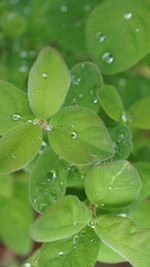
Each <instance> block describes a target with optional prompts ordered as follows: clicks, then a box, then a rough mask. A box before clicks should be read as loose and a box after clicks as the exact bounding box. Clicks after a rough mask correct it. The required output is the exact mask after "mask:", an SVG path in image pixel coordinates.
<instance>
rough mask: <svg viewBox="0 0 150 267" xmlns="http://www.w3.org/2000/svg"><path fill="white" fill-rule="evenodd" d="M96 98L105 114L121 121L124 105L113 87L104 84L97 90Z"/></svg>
mask: <svg viewBox="0 0 150 267" xmlns="http://www.w3.org/2000/svg"><path fill="white" fill-rule="evenodd" d="M98 98H99V101H100V104H101V106H102V108H103V109H104V110H105V112H106V113H107V115H108V116H109V117H110V118H111V119H113V120H115V121H121V118H122V113H123V111H124V106H123V103H122V99H121V98H120V96H119V94H118V93H117V90H116V89H115V87H113V86H111V85H104V86H103V87H102V88H101V89H100V90H99V91H98Z"/></svg>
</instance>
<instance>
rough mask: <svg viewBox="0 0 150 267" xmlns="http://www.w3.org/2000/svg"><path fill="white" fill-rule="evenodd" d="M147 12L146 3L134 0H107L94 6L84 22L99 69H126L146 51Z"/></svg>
mask: <svg viewBox="0 0 150 267" xmlns="http://www.w3.org/2000/svg"><path fill="white" fill-rule="evenodd" d="M148 14H149V8H148V7H147V5H146V3H145V2H144V1H142V2H141V1H137V0H132V1H130V0H126V1H123V2H122V1H120V0H114V1H111V0H108V1H104V2H103V3H102V4H101V5H99V6H97V7H96V8H95V9H94V11H93V12H92V13H91V15H90V16H89V19H88V22H87V44H88V48H89V52H90V55H91V56H92V58H93V60H94V61H95V62H96V63H97V64H98V65H99V66H100V68H101V70H102V72H104V73H106V74H115V73H118V72H121V71H123V70H126V69H128V68H130V67H131V66H132V65H134V64H136V63H137V62H138V61H140V60H141V59H142V58H143V57H144V56H145V55H146V54H148V53H149V51H150V48H149V41H150V21H149V17H148Z"/></svg>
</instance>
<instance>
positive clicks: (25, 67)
mask: <svg viewBox="0 0 150 267" xmlns="http://www.w3.org/2000/svg"><path fill="white" fill-rule="evenodd" d="M28 69H29V68H28V66H27V65H21V66H20V67H19V71H20V72H22V73H25V72H27V71H28Z"/></svg>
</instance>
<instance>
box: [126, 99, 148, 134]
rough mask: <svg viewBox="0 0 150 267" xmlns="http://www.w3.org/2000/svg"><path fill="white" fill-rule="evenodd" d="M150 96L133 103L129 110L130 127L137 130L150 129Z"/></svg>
mask: <svg viewBox="0 0 150 267" xmlns="http://www.w3.org/2000/svg"><path fill="white" fill-rule="evenodd" d="M149 106H150V96H147V97H144V98H142V99H141V100H139V101H137V102H135V104H133V105H132V106H131V107H130V109H129V113H130V114H131V118H132V120H131V125H132V126H133V127H135V128H139V129H150V119H149V118H150V109H149Z"/></svg>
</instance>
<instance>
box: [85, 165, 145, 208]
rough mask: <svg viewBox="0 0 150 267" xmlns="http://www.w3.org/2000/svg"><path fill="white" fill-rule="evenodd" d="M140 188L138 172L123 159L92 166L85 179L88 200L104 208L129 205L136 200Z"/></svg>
mask: <svg viewBox="0 0 150 267" xmlns="http://www.w3.org/2000/svg"><path fill="white" fill-rule="evenodd" d="M140 189H141V180H140V177H139V175H138V172H137V171H136V169H135V168H134V167H133V166H132V165H131V164H130V163H129V162H128V161H125V160H120V161H116V162H113V163H106V164H103V165H97V166H94V167H93V168H92V169H91V170H90V171H89V173H88V175H87V177H86V179H85V190H86V194H87V196H88V198H89V200H90V201H91V202H92V203H93V204H96V205H99V206H100V207H102V208H106V209H107V208H119V207H123V206H126V205H129V204H130V203H132V202H133V201H135V200H136V198H137V197H138V195H139V192H140Z"/></svg>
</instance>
